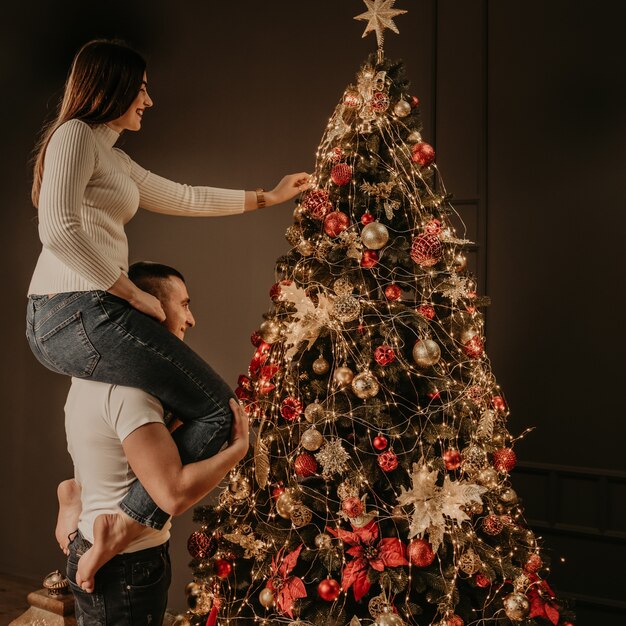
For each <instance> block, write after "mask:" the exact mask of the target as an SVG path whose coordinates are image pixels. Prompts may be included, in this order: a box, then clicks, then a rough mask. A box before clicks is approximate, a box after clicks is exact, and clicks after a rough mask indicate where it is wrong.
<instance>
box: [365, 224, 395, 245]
mask: <svg viewBox="0 0 626 626" xmlns="http://www.w3.org/2000/svg"><path fill="white" fill-rule="evenodd" d="M361 241H362V242H363V245H364V246H365V247H366V248H369V249H370V250H380V249H381V248H382V247H384V246H385V244H386V243H387V242H388V241H389V231H388V230H387V227H386V226H385V225H384V224H381V223H380V222H370V223H369V224H367V225H366V226H365V227H364V228H363V230H362V231H361Z"/></svg>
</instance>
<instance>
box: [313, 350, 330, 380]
mask: <svg viewBox="0 0 626 626" xmlns="http://www.w3.org/2000/svg"><path fill="white" fill-rule="evenodd" d="M329 367H330V364H329V363H328V361H327V360H326V359H325V358H324V357H323V356H321V355H320V356H319V357H317V359H315V361H313V372H315V373H316V374H317V375H318V376H321V375H322V374H325V373H326V372H327V371H328V368H329Z"/></svg>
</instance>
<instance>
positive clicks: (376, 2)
mask: <svg viewBox="0 0 626 626" xmlns="http://www.w3.org/2000/svg"><path fill="white" fill-rule="evenodd" d="M363 2H365V6H367V11H366V12H365V13H361V15H357V16H356V17H355V18H354V19H355V20H367V26H366V27H365V31H364V32H363V37H366V36H367V35H368V34H369V33H371V32H373V31H375V32H376V39H377V40H378V47H379V48H382V47H383V42H384V41H385V34H384V31H385V29H387V28H389V29H390V30H392V31H393V32H394V33H396V34H400V31H399V30H398V28H397V26H396V25H395V24H394V23H393V18H394V17H396V16H398V15H402V14H403V13H406V11H403V10H402V9H394V8H393V5H394V4H395V3H396V0H363Z"/></svg>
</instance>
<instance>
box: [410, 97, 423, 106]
mask: <svg viewBox="0 0 626 626" xmlns="http://www.w3.org/2000/svg"><path fill="white" fill-rule="evenodd" d="M409 104H410V105H411V108H412V109H416V108H417V107H418V106H419V104H420V99H419V98H418V97H417V96H411V99H410V100H409Z"/></svg>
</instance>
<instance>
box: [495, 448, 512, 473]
mask: <svg viewBox="0 0 626 626" xmlns="http://www.w3.org/2000/svg"><path fill="white" fill-rule="evenodd" d="M516 463H517V456H516V454H515V452H514V451H513V450H511V448H500V449H499V450H496V451H495V452H494V453H493V466H494V467H495V468H496V469H497V470H498V471H499V472H510V471H511V470H512V469H513V468H514V467H515V464H516Z"/></svg>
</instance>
